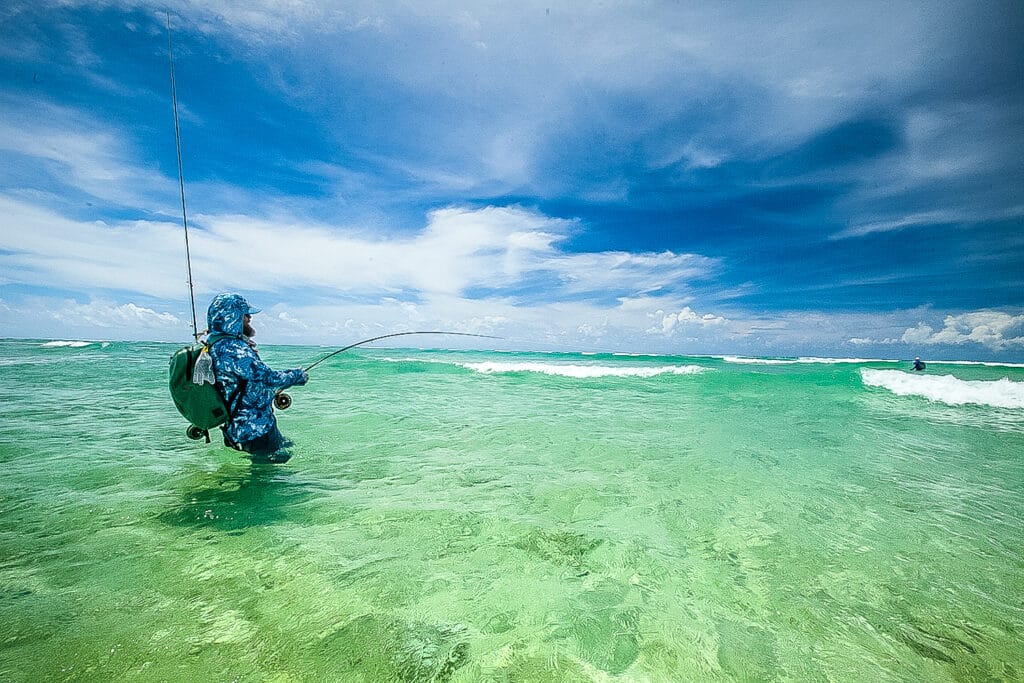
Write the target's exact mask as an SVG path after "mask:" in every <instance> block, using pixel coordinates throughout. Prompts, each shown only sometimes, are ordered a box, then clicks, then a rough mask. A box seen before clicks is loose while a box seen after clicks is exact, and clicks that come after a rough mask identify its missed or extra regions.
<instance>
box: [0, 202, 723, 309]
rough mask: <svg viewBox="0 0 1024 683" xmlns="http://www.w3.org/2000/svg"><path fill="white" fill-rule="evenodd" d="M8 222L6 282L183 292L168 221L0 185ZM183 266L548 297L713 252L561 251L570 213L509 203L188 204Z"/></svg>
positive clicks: (206, 291)
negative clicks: (86, 208)
mask: <svg viewBox="0 0 1024 683" xmlns="http://www.w3.org/2000/svg"><path fill="white" fill-rule="evenodd" d="M0 212H2V213H3V215H5V216H6V217H7V219H8V220H9V221H10V222H11V223H12V224H14V225H17V226H18V230H12V231H4V233H2V234H0V250H3V251H4V252H6V253H2V254H0V265H3V267H4V270H5V271H6V273H7V279H8V280H9V281H11V282H19V283H24V284H33V285H38V284H43V283H45V284H46V285H48V286H50V287H54V288H70V289H82V290H87V291H93V290H115V291H126V292H135V293H138V294H143V295H147V296H153V297H159V298H179V297H180V296H181V295H182V294H183V293H186V292H187V284H186V279H187V278H186V269H185V259H184V240H183V233H182V229H181V227H180V226H179V225H177V224H174V223H161V222H154V221H132V222H122V223H100V222H79V221H74V220H70V219H67V218H64V217H62V216H59V215H57V214H55V213H53V212H51V211H47V210H44V209H40V208H37V207H34V206H31V205H28V204H26V203H23V202H19V201H15V200H12V199H9V198H4V197H0ZM191 224H192V229H191V230H190V246H191V253H192V271H193V276H194V278H195V284H196V291H197V294H199V295H210V294H212V293H215V292H218V291H223V290H225V289H247V290H249V291H253V290H256V291H265V292H275V291H282V290H285V289H291V288H297V287H313V288H319V289H323V290H328V291H332V292H335V293H346V294H350V295H363V296H373V297H379V296H382V295H395V294H399V293H405V295H406V298H408V296H409V295H415V296H424V295H436V294H447V295H457V294H460V293H465V292H466V291H467V290H469V289H471V288H485V289H489V290H495V291H503V292H505V293H506V294H514V293H515V291H516V290H517V288H520V287H523V286H526V285H529V284H530V282H532V281H533V280H535V279H536V278H544V279H546V280H551V279H553V280H555V281H556V283H561V284H555V286H554V287H553V288H552V289H551V291H550V294H549V297H550V298H551V299H555V300H557V299H560V298H565V297H571V296H578V295H581V294H594V295H600V296H602V297H604V298H608V297H616V296H629V295H634V294H636V293H641V292H648V291H657V290H663V289H669V290H670V289H673V288H681V287H685V286H686V284H687V282H688V281H690V280H692V279H694V278H700V277H703V276H706V275H707V274H708V273H709V272H710V271H711V270H713V269H714V268H715V267H716V265H717V261H715V260H713V259H708V258H705V257H701V256H697V255H693V254H674V253H672V252H662V253H658V254H645V253H641V254H631V253H626V252H600V253H587V254H567V253H564V252H562V251H560V250H559V249H558V247H557V243H558V242H560V241H561V240H562V239H564V238H565V237H566V236H567V235H569V234H570V233H571V232H572V231H573V230H574V229H575V226H576V224H575V223H574V222H573V221H567V220H563V219H552V218H549V217H547V216H544V215H542V214H539V213H537V212H534V211H528V210H526V209H522V208H519V207H487V208H484V209H477V210H470V209H459V208H449V209H443V210H439V211H434V212H432V213H431V214H429V216H428V220H427V225H426V226H425V227H424V229H423V230H421V231H420V232H418V233H415V234H412V235H408V236H403V237H378V236H374V235H366V234H362V233H361V232H360V231H355V230H342V229H337V228H331V227H328V226H324V225H319V224H310V223H302V222H298V221H295V220H294V219H289V218H282V219H279V220H274V219H264V218H252V217H247V216H196V217H194V218H193V220H192V221H191Z"/></svg>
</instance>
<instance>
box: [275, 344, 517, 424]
mask: <svg viewBox="0 0 1024 683" xmlns="http://www.w3.org/2000/svg"><path fill="white" fill-rule="evenodd" d="M411 334H445V335H450V336H455V337H479V338H481V339H501V337H495V336H493V335H490V334H470V333H469V332H446V331H444V330H425V331H422V332H392V333H391V334H382V335H380V336H379V337H370V338H369V339H364V340H362V341H357V342H356V343H355V344H349V345H348V346H343V347H342V348H340V349H338V350H337V351H332V352H331V353H329V354H327V355H326V356H324V357H323V358H321V359H320V360H318V361H316V362H314V363H312V364H311V365H308V366H306V367H305V368H301V369H302V371H303V372H305V373H309V371H310V370H312V369H313V368H315V367H316V366H318V365H320V364H321V363H323V362H324V361H325V360H327V359H328V358H333V357H334V356H337V355H338V354H339V353H342V352H343V351H348V350H349V349H354V348H355V347H357V346H362V345H363V344H369V343H370V342H375V341H378V340H380V339H389V338H391V337H406V336H408V335H411ZM291 405H292V397H291V396H290V395H288V394H286V393H285V392H283V391H279V392H277V393H276V394H275V395H274V407H275V408H277V409H278V410H287V409H288V408H289V407H291Z"/></svg>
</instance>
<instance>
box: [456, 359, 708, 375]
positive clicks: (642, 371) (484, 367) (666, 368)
mask: <svg viewBox="0 0 1024 683" xmlns="http://www.w3.org/2000/svg"><path fill="white" fill-rule="evenodd" d="M458 365H459V366H461V367H464V368H467V369H469V370H473V371H475V372H481V373H484V374H503V373H510V372H539V373H542V374H545V375H558V376H561V377H575V378H578V379H589V378H592V377H655V376H657V375H666V374H667V375H695V374H697V373H700V372H704V370H705V368H702V367H700V366H699V365H660V366H657V367H635V368H627V367H621V366H614V365H559V364H555V363H499V362H481V363H458Z"/></svg>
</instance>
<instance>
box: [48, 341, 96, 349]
mask: <svg viewBox="0 0 1024 683" xmlns="http://www.w3.org/2000/svg"><path fill="white" fill-rule="evenodd" d="M91 344H92V342H87V341H49V342H44V343H43V344H40V346H41V347H43V348H62V347H69V348H74V349H80V348H82V347H83V346H89V345H91Z"/></svg>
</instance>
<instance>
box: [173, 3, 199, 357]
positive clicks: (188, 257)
mask: <svg viewBox="0 0 1024 683" xmlns="http://www.w3.org/2000/svg"><path fill="white" fill-rule="evenodd" d="M167 59H168V61H169V62H170V64H171V103H172V106H173V108H174V142H175V144H176V145H177V147H178V186H179V187H180V188H181V222H182V225H184V226H185V263H186V264H187V266H188V294H189V297H190V298H191V300H192V336H193V337H195V340H196V342H198V341H199V325H198V323H196V288H195V285H194V284H192V254H191V253H190V252H189V246H188V214H187V212H186V211H185V175H184V174H183V173H182V171H181V130H180V129H179V128H178V93H177V90H176V89H175V86H174V53H173V52H172V50H171V13H170V12H169V11H168V12H167Z"/></svg>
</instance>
